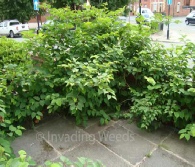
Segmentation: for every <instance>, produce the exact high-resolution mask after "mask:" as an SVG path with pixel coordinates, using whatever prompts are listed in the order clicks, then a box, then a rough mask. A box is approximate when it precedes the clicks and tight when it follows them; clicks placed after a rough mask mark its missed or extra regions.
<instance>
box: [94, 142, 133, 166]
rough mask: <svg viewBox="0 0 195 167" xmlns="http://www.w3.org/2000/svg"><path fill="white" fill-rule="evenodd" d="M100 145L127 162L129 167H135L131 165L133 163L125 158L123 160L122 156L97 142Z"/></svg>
mask: <svg viewBox="0 0 195 167" xmlns="http://www.w3.org/2000/svg"><path fill="white" fill-rule="evenodd" d="M96 141H97V143H98V144H100V145H102V146H103V147H104V148H105V149H107V150H108V151H109V152H111V153H112V154H114V155H116V156H117V157H119V158H120V159H121V160H123V161H124V162H126V163H127V164H128V165H130V166H132V167H133V166H134V165H133V164H131V162H129V161H127V160H126V159H125V158H123V157H122V156H120V155H118V154H117V153H115V152H114V151H112V150H110V149H109V148H108V147H106V146H105V145H104V144H102V143H101V142H100V141H98V140H96Z"/></svg>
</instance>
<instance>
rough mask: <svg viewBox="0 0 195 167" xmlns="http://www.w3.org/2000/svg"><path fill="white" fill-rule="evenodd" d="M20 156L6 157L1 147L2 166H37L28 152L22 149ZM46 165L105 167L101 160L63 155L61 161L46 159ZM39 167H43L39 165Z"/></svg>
mask: <svg viewBox="0 0 195 167" xmlns="http://www.w3.org/2000/svg"><path fill="white" fill-rule="evenodd" d="M18 154H19V157H16V158H9V159H6V158H5V157H4V156H3V155H4V150H3V149H1V147H0V155H1V158H0V166H1V167H11V166H16V167H28V166H36V162H35V161H33V160H32V158H31V157H30V156H27V154H26V152H25V151H23V150H20V151H19V152H18ZM44 166H46V167H64V166H66V167H72V166H75V167H76V166H77V167H104V165H103V164H102V163H101V162H100V161H93V160H91V159H88V158H84V157H80V158H78V160H77V161H76V162H72V161H70V160H69V159H68V158H66V157H64V156H61V157H60V162H51V161H46V162H45V164H44ZM39 167H41V166H40V165H39Z"/></svg>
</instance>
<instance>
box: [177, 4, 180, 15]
mask: <svg viewBox="0 0 195 167" xmlns="http://www.w3.org/2000/svg"><path fill="white" fill-rule="evenodd" d="M179 11H180V2H177V13H179Z"/></svg>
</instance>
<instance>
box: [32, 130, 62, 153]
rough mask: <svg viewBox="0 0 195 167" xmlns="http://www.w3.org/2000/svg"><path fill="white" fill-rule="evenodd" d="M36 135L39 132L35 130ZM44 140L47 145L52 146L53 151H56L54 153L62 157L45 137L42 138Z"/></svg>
mask: <svg viewBox="0 0 195 167" xmlns="http://www.w3.org/2000/svg"><path fill="white" fill-rule="evenodd" d="M34 131H35V132H36V133H39V131H37V130H34ZM42 138H43V140H45V142H46V143H47V144H49V146H51V147H52V148H53V149H54V151H55V152H57V153H58V154H59V155H62V154H61V153H60V152H59V151H58V150H57V149H56V148H55V147H54V146H53V145H52V144H51V143H50V142H49V141H48V140H47V139H46V138H45V137H44V136H43V137H42Z"/></svg>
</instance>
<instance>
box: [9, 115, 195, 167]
mask: <svg viewBox="0 0 195 167" xmlns="http://www.w3.org/2000/svg"><path fill="white" fill-rule="evenodd" d="M178 138H179V136H178V135H177V133H176V132H175V131H174V130H173V129H171V128H167V127H164V128H162V129H160V130H158V131H155V132H152V133H149V132H146V131H142V130H140V129H139V128H137V127H136V125H135V124H134V123H132V124H129V123H128V122H127V121H126V120H118V121H111V122H110V123H109V124H108V125H106V126H99V121H98V120H97V119H91V120H89V123H88V126H87V127H86V128H82V127H78V126H76V125H75V123H74V121H73V119H70V118H69V119H66V118H60V117H56V118H52V120H48V121H46V122H45V123H42V124H40V125H39V126H37V127H36V128H35V129H34V130H27V131H26V132H25V133H24V135H23V136H22V137H19V138H17V139H16V140H15V141H14V142H13V144H12V146H13V149H14V151H15V153H16V152H17V151H18V150H20V149H24V150H25V151H26V152H27V153H28V155H30V156H32V157H33V159H34V160H36V161H37V163H38V164H39V165H40V164H43V163H44V161H46V160H52V161H57V160H59V157H60V156H62V155H64V156H65V157H67V158H69V159H71V160H73V161H75V160H76V159H77V157H88V158H91V159H93V160H100V161H101V162H102V163H103V164H104V165H106V167H193V166H195V140H190V141H189V142H186V141H185V140H179V139H178Z"/></svg>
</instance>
